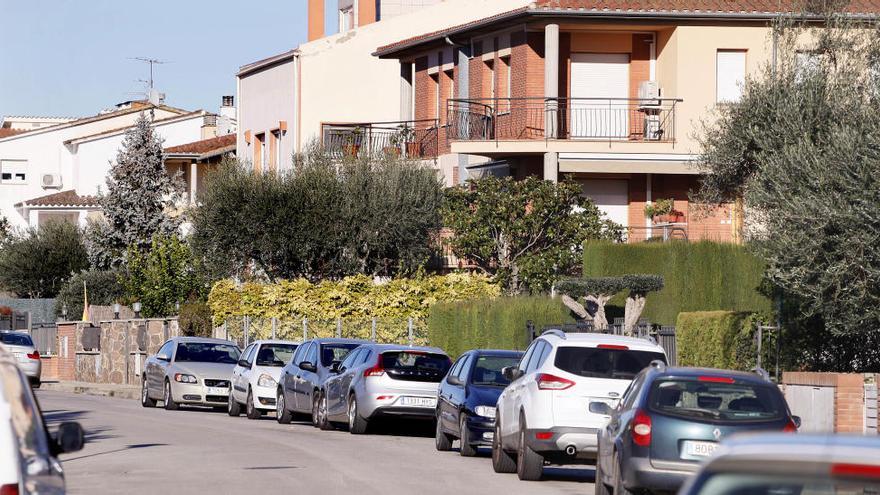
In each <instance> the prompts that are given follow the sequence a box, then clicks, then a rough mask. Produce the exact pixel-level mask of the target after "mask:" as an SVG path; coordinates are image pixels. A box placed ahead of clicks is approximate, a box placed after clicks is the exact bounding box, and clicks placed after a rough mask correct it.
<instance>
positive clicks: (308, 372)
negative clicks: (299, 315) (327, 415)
mask: <svg viewBox="0 0 880 495" xmlns="http://www.w3.org/2000/svg"><path fill="white" fill-rule="evenodd" d="M367 343H369V341H366V340H357V339H312V340H307V341H305V342H303V343H302V344H300V346H299V347H297V349H296V352H295V353H294V354H293V357H292V358H291V360H290V362H289V363H287V365H286V366H284V368H283V369H282V370H281V377H280V378H279V380H278V391H277V393H276V398H275V412H276V417H277V420H278V422H279V423H282V424H286V423H290V421H291V420H292V419H293V416H294V415H299V414H310V415H311V416H312V424H314V425H315V426H317V425H318V417H317V415H318V406H319V405H320V404H319V402H318V398H319V395H320V394H319V391H320V390H321V387H322V386H323V385H324V381H326V380H327V378H328V377H329V376H330V375H331V371H330V367H331V366H333V365H334V363H335V364H337V365H338V363H340V362H342V360H343V359H345V357H346V356H347V355H348V353H349V352H351V350H352V349H354V348H356V347H358V346H360V345H362V344H367Z"/></svg>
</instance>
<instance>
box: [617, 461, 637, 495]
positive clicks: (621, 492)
mask: <svg viewBox="0 0 880 495" xmlns="http://www.w3.org/2000/svg"><path fill="white" fill-rule="evenodd" d="M613 462H614V466H613V469H614V471H613V472H614V479H613V480H612V481H613V482H614V495H635V493H636V492H634V491H633V490H629V489H627V488H626V487H625V486H623V476H621V475H620V455H619V454H615V455H614V459H613Z"/></svg>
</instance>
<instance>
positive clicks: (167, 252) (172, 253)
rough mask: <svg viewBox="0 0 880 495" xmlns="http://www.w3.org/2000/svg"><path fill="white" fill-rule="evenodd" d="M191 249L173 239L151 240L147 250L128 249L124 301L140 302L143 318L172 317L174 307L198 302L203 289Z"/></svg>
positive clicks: (123, 282) (203, 284)
mask: <svg viewBox="0 0 880 495" xmlns="http://www.w3.org/2000/svg"><path fill="white" fill-rule="evenodd" d="M197 268H198V267H197V260H196V258H195V256H193V253H192V249H190V247H189V245H188V244H187V243H186V242H185V241H181V240H180V239H178V238H177V237H173V236H172V237H159V236H156V237H154V238H153V241H152V243H151V244H150V249H149V250H148V251H143V252H142V251H139V250H138V249H136V248H135V246H134V245H132V246H130V247H129V249H128V254H127V262H126V265H125V276H124V277H123V278H122V284H123V286H124V287H125V295H126V298H127V299H128V302H130V303H133V302H135V301H140V302H141V304H142V305H143V310H142V313H143V315H144V316H145V317H147V318H156V317H161V316H168V315H173V314H175V313H176V311H175V305H176V304H179V303H181V302H183V301H187V300H190V299H193V298H194V299H202V298H204V296H205V292H206V290H207V287H206V283H205V281H204V280H203V278H202V274H201V273H199V270H198V269H197Z"/></svg>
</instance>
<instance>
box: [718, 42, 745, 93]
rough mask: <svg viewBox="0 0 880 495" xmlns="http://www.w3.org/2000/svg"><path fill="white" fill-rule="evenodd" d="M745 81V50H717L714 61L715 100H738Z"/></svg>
mask: <svg viewBox="0 0 880 495" xmlns="http://www.w3.org/2000/svg"><path fill="white" fill-rule="evenodd" d="M745 81H746V52H745V50H718V52H717V54H716V62H715V101H717V102H719V103H723V102H737V101H739V99H740V97H741V96H742V86H743V84H744V83H745Z"/></svg>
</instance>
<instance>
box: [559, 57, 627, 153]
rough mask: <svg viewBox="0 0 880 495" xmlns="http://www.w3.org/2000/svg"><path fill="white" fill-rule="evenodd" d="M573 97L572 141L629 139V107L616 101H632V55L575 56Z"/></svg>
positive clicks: (625, 103)
mask: <svg viewBox="0 0 880 495" xmlns="http://www.w3.org/2000/svg"><path fill="white" fill-rule="evenodd" d="M571 97H572V101H571V117H570V120H571V133H572V137H587V138H605V137H620V138H623V137H626V136H627V135H628V122H629V103H628V102H627V101H625V100H616V99H618V98H621V99H625V98H629V54H626V53H573V54H572V55H571ZM578 98H599V99H598V100H590V101H584V100H578ZM603 98H608V99H607V100H603Z"/></svg>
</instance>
